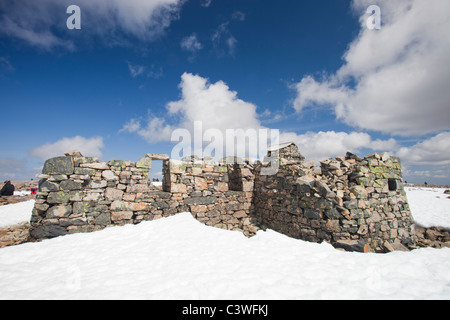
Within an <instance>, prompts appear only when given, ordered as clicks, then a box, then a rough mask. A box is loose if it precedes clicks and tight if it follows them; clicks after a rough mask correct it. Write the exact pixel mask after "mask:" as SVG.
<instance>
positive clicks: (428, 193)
mask: <svg viewBox="0 0 450 320" xmlns="http://www.w3.org/2000/svg"><path fill="white" fill-rule="evenodd" d="M405 190H406V192H407V196H408V203H409V206H410V208H411V212H412V214H413V216H414V220H415V221H416V223H418V224H420V225H422V226H424V227H427V228H429V227H445V228H450V199H449V198H448V197H450V194H444V191H445V190H446V189H442V188H414V187H407V188H405Z"/></svg>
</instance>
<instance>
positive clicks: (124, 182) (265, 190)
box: [30, 143, 416, 252]
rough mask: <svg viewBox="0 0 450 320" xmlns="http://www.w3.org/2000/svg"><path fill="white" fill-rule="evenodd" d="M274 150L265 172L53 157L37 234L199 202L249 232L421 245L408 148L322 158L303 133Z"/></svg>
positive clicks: (355, 243) (346, 243) (211, 216)
mask: <svg viewBox="0 0 450 320" xmlns="http://www.w3.org/2000/svg"><path fill="white" fill-rule="evenodd" d="M272 152H278V154H279V156H280V160H279V164H280V166H279V169H278V171H277V173H276V174H274V175H261V170H262V169H263V168H264V167H267V166H268V164H266V163H260V162H257V163H254V164H250V163H249V162H242V161H238V162H236V161H235V160H236V159H233V158H231V159H230V158H226V159H224V160H223V161H221V162H220V163H218V162H214V161H212V160H208V159H199V158H197V157H195V156H192V157H190V158H187V159H183V161H176V160H171V159H169V157H168V156H167V155H157V154H147V155H146V156H145V157H143V158H142V159H140V160H139V161H137V162H131V161H118V160H113V161H109V162H100V161H99V160H98V159H95V158H91V157H84V156H82V155H81V154H80V153H79V152H77V151H73V152H69V153H66V155H65V157H57V158H53V159H49V160H47V161H46V163H45V165H44V168H43V170H42V174H41V175H39V178H40V179H41V181H40V183H39V192H38V194H37V197H36V204H35V207H34V210H33V215H32V218H31V222H30V223H31V232H30V233H31V236H32V237H33V239H36V240H40V239H45V238H53V237H57V236H61V235H65V234H70V233H78V232H91V231H96V230H101V229H103V228H106V227H109V226H114V225H125V224H137V223H140V222H142V221H148V220H154V219H158V218H161V217H167V216H171V215H175V214H177V213H180V212H191V213H192V215H193V217H194V218H196V219H197V220H199V221H200V222H202V223H205V224H206V225H209V226H214V227H218V228H223V229H227V230H237V231H241V232H243V233H244V234H245V235H246V236H252V235H254V234H255V233H256V232H257V231H258V230H260V229H266V228H270V229H273V230H276V231H278V232H281V233H283V234H286V235H288V236H290V237H294V238H298V239H303V240H307V241H314V242H322V241H327V242H329V243H331V244H333V245H334V246H335V247H337V248H343V249H345V250H350V251H360V252H388V251H393V250H407V248H408V247H413V246H414V244H415V242H416V239H415V236H414V234H413V226H414V221H413V219H412V216H411V213H410V210H409V206H408V202H407V199H406V194H405V191H404V190H403V183H402V176H401V165H400V160H399V159H398V158H395V157H392V156H389V155H388V154H387V153H382V154H378V153H373V154H371V155H368V156H366V157H365V158H360V157H358V156H356V155H353V154H350V153H348V154H347V155H346V156H345V157H337V158H336V159H327V160H324V161H322V162H321V163H320V166H316V165H315V164H314V162H306V161H305V158H304V157H303V156H302V155H301V154H300V152H299V150H298V148H297V146H296V145H295V144H293V143H287V144H283V145H280V146H279V147H278V148H272V149H270V151H269V156H270V155H271V154H270V153H272ZM153 160H162V161H163V176H164V179H163V184H162V187H156V186H154V185H153V184H152V182H151V181H150V180H149V170H150V169H151V165H152V161H153Z"/></svg>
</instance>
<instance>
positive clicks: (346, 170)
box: [255, 153, 414, 252]
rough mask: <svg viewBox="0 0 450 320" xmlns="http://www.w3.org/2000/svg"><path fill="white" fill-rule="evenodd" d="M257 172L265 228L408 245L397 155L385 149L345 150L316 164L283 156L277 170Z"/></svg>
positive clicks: (318, 238) (383, 247)
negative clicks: (361, 153) (367, 151)
mask: <svg viewBox="0 0 450 320" xmlns="http://www.w3.org/2000/svg"><path fill="white" fill-rule="evenodd" d="M257 170H260V168H258V169H257ZM256 177H257V179H256V183H255V211H256V212H257V214H258V216H259V217H260V218H261V223H262V227H263V228H270V229H274V230H276V231H279V232H281V233H283V234H286V235H288V236H290V237H294V238H298V239H303V240H307V241H313V242H322V241H327V242H329V243H332V244H333V245H334V246H335V247H338V248H344V249H346V250H352V251H364V252H369V251H375V252H386V251H392V250H406V246H407V245H409V244H412V243H413V242H414V236H413V225H414V221H413V219H412V216H411V213H410V210H409V206H408V203H407V199H406V193H405V191H404V189H403V183H402V176H401V165H400V160H399V159H398V158H396V157H390V156H389V155H388V154H387V153H383V154H377V153H373V154H371V155H368V156H366V157H365V158H364V159H361V158H359V157H358V156H356V155H353V154H350V153H348V154H347V156H346V157H337V158H336V159H327V160H324V161H322V162H321V166H320V167H317V166H315V164H314V162H304V161H297V160H286V159H281V161H280V169H279V170H278V173H277V175H274V176H260V175H258V174H257V173H256Z"/></svg>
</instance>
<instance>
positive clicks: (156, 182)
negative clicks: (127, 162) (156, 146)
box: [148, 160, 164, 190]
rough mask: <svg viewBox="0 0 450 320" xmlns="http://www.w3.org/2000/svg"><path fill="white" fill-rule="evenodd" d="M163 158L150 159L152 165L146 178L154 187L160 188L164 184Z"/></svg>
mask: <svg viewBox="0 0 450 320" xmlns="http://www.w3.org/2000/svg"><path fill="white" fill-rule="evenodd" d="M163 162H164V161H163V160H152V167H151V169H150V171H149V172H148V179H149V181H150V182H151V184H152V186H153V187H154V188H155V189H158V190H162V189H163V185H164V183H163V182H164V174H163Z"/></svg>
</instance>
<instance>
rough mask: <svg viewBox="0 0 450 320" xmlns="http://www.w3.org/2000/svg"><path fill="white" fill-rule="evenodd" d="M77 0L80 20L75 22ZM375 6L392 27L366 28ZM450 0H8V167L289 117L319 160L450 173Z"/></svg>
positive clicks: (4, 116)
mask: <svg viewBox="0 0 450 320" xmlns="http://www.w3.org/2000/svg"><path fill="white" fill-rule="evenodd" d="M71 4H76V5H78V6H79V7H80V9H81V29H80V30H68V29H67V26H66V20H67V19H68V18H69V16H70V14H67V13H66V8H67V7H68V6H69V5H71ZM372 4H376V5H378V6H379V7H380V8H381V12H382V15H381V22H382V27H381V29H380V30H370V29H368V28H367V27H366V21H367V19H369V17H370V14H367V13H366V9H367V7H368V6H369V5H372ZM447 9H449V4H448V1H445V0H442V1H435V2H434V3H433V5H432V6H430V5H428V6H427V5H426V3H425V2H424V1H423V0H415V1H413V0H398V1H396V3H395V5H393V4H392V1H391V3H389V2H388V1H366V0H355V1H344V0H320V1H287V0H281V1H269V0H261V1H259V0H239V1H234V0H210V1H208V0H186V1H181V0H151V1H143V0H132V1H127V2H124V1H118V0H114V1H105V0H97V1H87V0H79V1H65V0H63V1H56V0H41V1H30V0H18V1H9V0H5V1H2V2H1V3H0V108H1V117H0V128H1V129H0V132H1V136H2V137H3V139H2V140H1V142H0V179H17V180H20V179H29V178H32V177H34V175H35V174H36V173H37V172H39V168H40V167H41V166H42V164H43V162H44V161H45V159H47V158H50V157H52V156H56V155H61V154H62V153H64V151H69V150H70V149H74V148H78V149H81V150H82V151H83V153H85V154H86V155H94V156H98V157H100V158H101V159H103V160H110V159H129V160H134V161H135V160H137V159H139V158H140V157H142V156H143V155H145V154H146V153H168V154H170V152H171V149H172V147H173V145H174V144H173V143H171V142H170V137H168V135H169V134H170V132H171V131H172V130H173V129H175V128H180V127H181V128H183V127H187V128H188V127H189V125H190V123H192V122H193V121H194V120H201V121H204V123H211V126H212V123H214V127H217V128H218V129H219V130H225V129H227V128H229V127H230V126H231V127H233V124H232V123H234V122H233V121H234V120H235V122H236V123H239V124H240V125H241V126H244V127H257V128H270V129H279V130H280V131H281V133H282V135H281V136H282V138H283V139H286V140H292V141H294V142H296V143H297V144H298V145H299V147H300V150H301V151H302V153H304V154H305V155H306V156H307V158H309V159H313V160H320V159H323V158H326V157H330V156H337V155H345V152H346V151H351V152H354V153H357V154H359V155H365V154H368V153H371V152H374V151H389V152H391V153H393V154H395V155H398V156H400V157H401V158H402V161H403V164H404V176H405V179H408V180H409V181H410V182H417V183H422V182H424V181H427V182H429V183H433V182H434V183H440V184H450V179H449V170H448V169H449V168H450V152H449V149H450V133H449V130H450V118H449V114H450V113H449V111H450V110H449V109H450V96H449V93H448V92H447V91H448V90H446V88H445V83H448V81H447V82H446V80H450V70H449V68H448V67H447V65H448V58H445V57H448V56H450V54H449V53H450V45H449V43H450V40H449V35H448V32H447V31H448V28H446V26H448V24H449V22H448V21H449V19H448V18H449V13H448V12H450V10H447ZM418 12H421V14H420V16H417V13H418ZM411 19H415V20H414V21H416V22H415V23H414V25H411V22H410V21H412V20H411ZM408 23H409V25H408ZM405 25H406V26H405ZM215 104H217V106H216V105H215ZM219 105H221V106H222V105H223V106H225V107H224V108H222V109H220V108H219ZM174 108H175V109H176V111H174V110H175V109H174ZM171 110H172V111H171ZM222 120H223V121H222ZM230 123H231V124H230Z"/></svg>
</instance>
